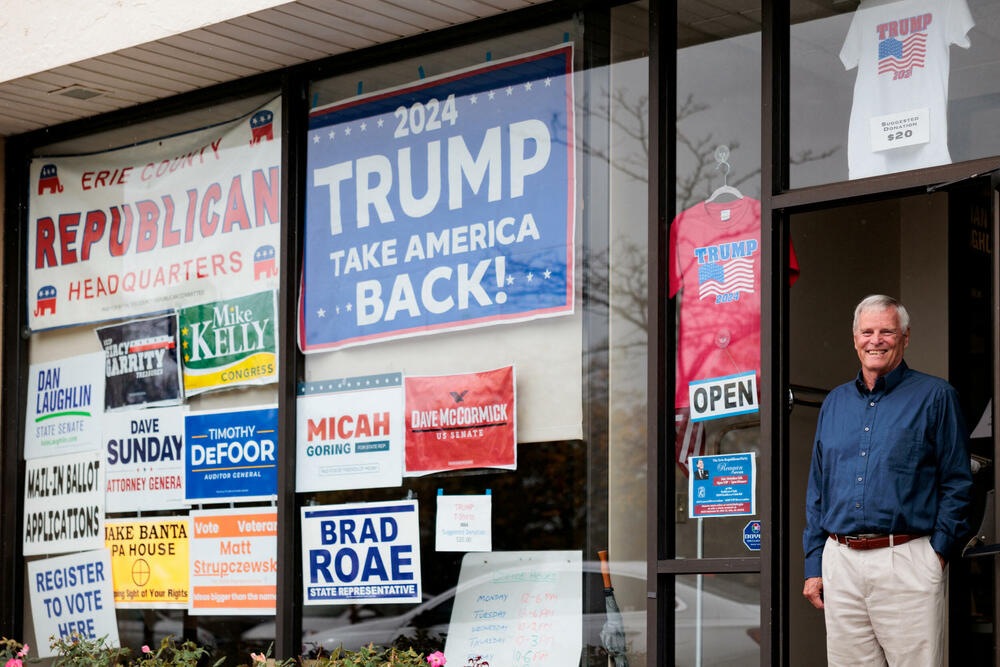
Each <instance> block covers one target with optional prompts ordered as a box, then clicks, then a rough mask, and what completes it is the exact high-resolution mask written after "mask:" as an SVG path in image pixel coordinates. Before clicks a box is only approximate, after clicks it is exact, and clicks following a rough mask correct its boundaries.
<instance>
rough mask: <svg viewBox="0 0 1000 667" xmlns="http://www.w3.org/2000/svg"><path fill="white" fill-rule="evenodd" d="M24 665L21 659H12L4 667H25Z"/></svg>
mask: <svg viewBox="0 0 1000 667" xmlns="http://www.w3.org/2000/svg"><path fill="white" fill-rule="evenodd" d="M23 665H24V663H22V662H21V659H20V658H11V659H10V660H8V661H7V664H6V665H5V666H4V667H23Z"/></svg>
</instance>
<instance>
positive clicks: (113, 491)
mask: <svg viewBox="0 0 1000 667" xmlns="http://www.w3.org/2000/svg"><path fill="white" fill-rule="evenodd" d="M281 120H282V119H281V98H280V97H279V96H277V92H272V93H271V94H267V95H262V96H259V97H255V98H252V99H238V100H231V101H228V102H226V103H225V104H220V105H216V106H214V107H209V108H203V109H199V110H194V111H191V112H188V113H185V114H182V115H177V116H172V117H170V118H166V119H163V120H160V121H150V122H147V123H143V124H136V125H131V126H126V127H123V128H118V129H115V130H113V131H108V132H104V133H99V134H93V135H90V136H86V137H82V138H79V139H74V140H70V141H65V142H62V143H60V144H53V145H48V146H43V147H40V148H38V149H36V150H35V155H34V157H33V158H32V159H31V163H30V183H31V192H30V197H29V206H28V209H29V212H28V225H29V233H28V237H29V242H28V256H27V258H26V260H27V267H28V270H27V276H26V280H27V286H28V290H27V309H28V321H29V327H30V329H31V336H30V341H29V363H30V370H29V374H28V378H29V382H28V385H29V386H28V401H27V415H26V428H25V441H24V443H25V444H24V456H25V459H26V462H25V468H26V470H27V472H26V486H27V493H26V495H25V501H24V515H25V519H24V523H25V531H26V532H25V536H24V555H25V557H26V558H25V560H26V561H27V563H26V566H25V567H26V577H25V581H26V583H27V586H26V590H28V595H27V596H26V598H25V600H24V603H25V614H24V617H25V619H28V622H26V630H27V632H26V633H25V639H26V641H27V643H29V644H30V646H31V647H32V652H31V655H41V656H45V655H47V654H48V649H49V638H50V636H53V635H56V636H58V635H63V634H66V633H67V632H74V631H75V632H78V633H79V634H80V635H81V636H84V637H89V638H93V639H96V638H98V637H102V636H107V637H108V641H109V643H112V644H114V643H120V644H121V646H123V647H126V648H128V649H129V650H130V651H131V656H132V657H133V658H135V657H138V656H140V655H141V653H140V648H141V647H142V646H143V645H147V646H150V647H152V649H153V650H156V649H158V648H159V646H160V642H161V641H163V640H164V639H165V638H166V637H168V636H170V635H173V636H174V637H176V638H177V641H178V642H180V641H183V640H184V639H190V640H193V641H196V642H197V643H198V644H199V645H201V646H203V647H205V648H206V649H207V650H208V651H209V652H210V653H214V654H216V657H221V656H225V657H227V658H228V659H229V660H230V661H233V662H234V663H235V662H246V660H247V653H248V652H249V651H263V650H266V649H267V646H268V645H269V644H270V643H271V642H272V641H273V639H274V636H273V629H272V631H271V636H270V637H267V638H265V637H261V636H254V635H253V634H252V629H253V628H254V627H255V626H258V625H260V624H265V623H270V624H271V625H272V627H273V620H272V619H273V615H274V612H275V585H274V572H273V569H272V568H271V563H273V562H274V559H275V558H276V555H277V543H276V538H275V536H274V534H273V533H274V530H273V529H274V525H275V524H274V520H273V517H274V516H275V514H274V512H275V508H274V505H273V501H274V499H275V497H276V494H277V476H276V465H277V455H278V447H279V446H284V443H279V442H278V439H277V437H276V434H275V430H274V429H275V427H274V423H275V422H276V418H277V405H276V404H277V395H278V394H277V391H276V386H277V384H276V383H277V382H278V381H279V379H283V378H279V377H278V375H277V351H278V347H277V346H278V339H277V321H276V317H275V309H276V305H275V303H276V298H277V287H278V281H277V276H278V264H277V262H278V257H279V254H278V250H279V249H280V247H281V236H280V233H279V224H278V223H279V205H280V201H279V193H280V185H281V174H280V165H281V159H280V145H281V130H280V128H281ZM186 464H187V466H186ZM189 521H190V523H189ZM240 522H245V523H246V525H249V526H251V527H250V528H245V527H243V526H241V525H240ZM253 564H257V567H258V573H256V574H242V575H240V576H234V573H235V572H237V571H241V572H249V571H250V570H252V569H253V568H254V567H255V566H254V565H253ZM261 564H264V565H261ZM241 568H247V569H245V570H243V569H241ZM267 572H269V573H270V574H269V575H268V574H265V573H267ZM109 591H113V596H112V595H111V594H108V592H109ZM248 633H250V634H248Z"/></svg>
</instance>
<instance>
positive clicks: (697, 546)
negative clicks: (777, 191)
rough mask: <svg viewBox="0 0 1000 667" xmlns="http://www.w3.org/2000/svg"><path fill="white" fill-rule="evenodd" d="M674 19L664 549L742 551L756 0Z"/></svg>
mask: <svg viewBox="0 0 1000 667" xmlns="http://www.w3.org/2000/svg"><path fill="white" fill-rule="evenodd" d="M678 16H679V21H680V22H679V25H678V43H679V50H678V52H677V100H678V107H677V164H676V170H677V172H676V188H677V190H676V191H677V202H676V218H675V219H674V220H673V222H672V224H671V231H670V257H669V261H670V266H669V271H670V295H671V296H672V297H675V304H676V312H677V330H676V349H675V350H674V355H675V358H676V366H675V377H676V383H675V388H674V391H675V414H674V418H675V430H676V434H677V436H676V442H675V451H676V465H675V483H676V490H677V497H676V498H675V499H674V500H675V507H676V513H675V517H674V520H675V521H676V523H677V525H676V553H677V556H678V557H680V558H700V557H723V556H747V555H752V552H751V551H749V547H748V546H747V545H746V544H745V543H744V541H743V533H744V528H745V527H746V526H747V525H748V524H750V523H751V522H752V521H754V520H755V519H757V518H759V517H757V515H756V513H755V511H754V510H755V508H754V506H753V504H752V500H753V498H752V496H753V490H752V474H753V470H752V468H753V460H754V457H755V456H756V455H757V454H758V453H759V449H760V445H759V439H760V419H759V415H758V405H759V396H758V387H759V386H760V276H761V259H760V257H761V256H760V239H761V236H760V230H761V220H760V202H759V197H760V132H761V115H760V114H761V107H760V85H761V84H760V5H759V4H753V3H751V5H750V6H748V7H747V8H745V9H743V10H741V11H726V10H721V9H718V8H716V7H711V8H710V7H708V6H707V5H705V4H704V3H701V2H696V1H694V0H691V1H690V2H682V3H680V5H679V7H678ZM691 457H726V458H725V459H723V458H706V459H703V460H702V461H701V463H696V462H695V460H692V459H691ZM730 457H734V458H730ZM727 461H729V462H738V465H739V466H740V468H739V470H738V471H735V472H736V474H731V475H717V474H713V473H712V472H710V470H711V469H713V468H714V466H716V465H724V464H726V462H727ZM699 465H701V466H706V465H707V468H704V467H703V468H698V466H699ZM734 493H735V494H736V495H735V496H734V495H732V494H734ZM737 501H738V502H737ZM693 514H697V516H698V517H699V518H692V515H693ZM701 517H704V518H701Z"/></svg>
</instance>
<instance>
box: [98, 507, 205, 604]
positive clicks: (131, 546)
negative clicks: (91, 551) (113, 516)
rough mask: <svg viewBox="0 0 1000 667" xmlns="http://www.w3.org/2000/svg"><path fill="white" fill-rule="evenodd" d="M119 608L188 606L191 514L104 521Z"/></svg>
mask: <svg viewBox="0 0 1000 667" xmlns="http://www.w3.org/2000/svg"><path fill="white" fill-rule="evenodd" d="M104 540H105V543H106V545H107V548H108V550H110V552H111V574H112V582H113V584H114V603H115V606H116V607H119V608H133V609H186V608H187V606H188V518H187V517H186V516H184V517H177V518H169V519H120V520H111V521H108V522H106V523H105V524H104Z"/></svg>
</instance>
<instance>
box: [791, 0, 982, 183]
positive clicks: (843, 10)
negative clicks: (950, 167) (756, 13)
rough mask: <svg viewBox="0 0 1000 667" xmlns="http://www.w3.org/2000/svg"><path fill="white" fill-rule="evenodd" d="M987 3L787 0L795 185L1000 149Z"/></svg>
mask: <svg viewBox="0 0 1000 667" xmlns="http://www.w3.org/2000/svg"><path fill="white" fill-rule="evenodd" d="M998 17H1000V14H998V9H997V7H996V3H993V2H990V1H989V0H934V1H931V0H927V1H923V0H898V1H896V2H881V1H877V0H864V1H863V2H861V3H858V2H845V3H839V4H837V3H835V4H834V5H831V6H830V7H827V6H822V7H821V6H820V5H817V4H815V3H807V2H793V3H792V24H793V25H792V28H791V47H790V51H791V59H790V64H791V102H790V104H791V114H790V115H791V125H790V135H791V136H790V143H791V148H790V150H791V155H790V156H789V157H790V160H791V170H790V177H791V186H792V187H793V188H794V187H803V186H807V185H817V184H822V183H830V182H834V181H843V180H848V179H851V180H854V179H858V178H867V177H871V176H881V175H884V174H890V173H895V172H900V171H907V170H910V169H920V168H925V167H934V166H938V165H944V164H950V163H952V162H960V161H963V160H972V159H975V158H982V157H988V156H991V155H995V154H996V153H997V152H998V151H1000V140H998V139H997V138H996V133H995V132H992V131H991V128H993V127H995V126H996V122H997V120H998V118H1000V116H998V114H1000V110H998V109H1000V107H998V105H997V103H996V98H997V95H998V93H1000V72H998V71H997V68H996V63H995V60H996V59H995V58H994V55H995V52H996V49H995V42H996V39H997V36H998V34H1000V28H998V25H1000V24H998Z"/></svg>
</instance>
